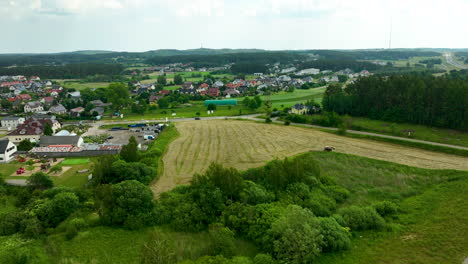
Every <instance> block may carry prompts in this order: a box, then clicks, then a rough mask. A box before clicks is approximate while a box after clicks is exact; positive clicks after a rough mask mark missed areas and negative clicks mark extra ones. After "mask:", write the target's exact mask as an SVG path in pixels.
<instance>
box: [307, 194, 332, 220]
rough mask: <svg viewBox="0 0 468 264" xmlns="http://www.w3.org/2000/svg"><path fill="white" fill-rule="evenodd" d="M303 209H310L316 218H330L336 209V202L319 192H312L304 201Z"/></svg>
mask: <svg viewBox="0 0 468 264" xmlns="http://www.w3.org/2000/svg"><path fill="white" fill-rule="evenodd" d="M304 207H306V208H308V209H310V210H311V211H312V212H313V213H314V214H315V215H316V216H330V215H331V214H332V212H333V211H334V210H335V208H336V202H335V200H334V199H332V198H330V197H328V196H326V195H325V194H323V193H322V192H321V191H313V192H311V193H310V196H309V198H308V199H307V201H305V203H304Z"/></svg>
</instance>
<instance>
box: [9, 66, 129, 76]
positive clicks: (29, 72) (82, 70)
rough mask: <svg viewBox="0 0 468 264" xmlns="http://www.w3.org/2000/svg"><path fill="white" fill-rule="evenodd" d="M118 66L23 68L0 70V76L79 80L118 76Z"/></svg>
mask: <svg viewBox="0 0 468 264" xmlns="http://www.w3.org/2000/svg"><path fill="white" fill-rule="evenodd" d="M123 69H124V67H123V66H122V65H120V64H98V63H80V64H67V65H63V66H24V67H10V68H0V75H24V76H28V77H29V76H33V75H36V76H40V77H41V78H43V79H79V78H85V77H87V76H90V75H110V76H112V75H119V74H120V73H121V72H122V71H123Z"/></svg>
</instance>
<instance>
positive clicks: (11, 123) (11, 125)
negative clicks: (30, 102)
mask: <svg viewBox="0 0 468 264" xmlns="http://www.w3.org/2000/svg"><path fill="white" fill-rule="evenodd" d="M24 121H26V120H25V119H24V117H19V116H8V117H5V118H3V119H2V121H1V124H2V127H6V128H7V129H8V130H12V129H16V127H18V126H19V125H21V124H23V123H24Z"/></svg>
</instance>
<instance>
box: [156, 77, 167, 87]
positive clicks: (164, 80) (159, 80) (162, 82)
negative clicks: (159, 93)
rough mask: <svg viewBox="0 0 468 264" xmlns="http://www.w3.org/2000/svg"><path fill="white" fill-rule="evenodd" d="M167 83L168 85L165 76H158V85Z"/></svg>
mask: <svg viewBox="0 0 468 264" xmlns="http://www.w3.org/2000/svg"><path fill="white" fill-rule="evenodd" d="M166 83H167V80H166V77H165V76H164V75H159V76H158V84H161V85H166Z"/></svg>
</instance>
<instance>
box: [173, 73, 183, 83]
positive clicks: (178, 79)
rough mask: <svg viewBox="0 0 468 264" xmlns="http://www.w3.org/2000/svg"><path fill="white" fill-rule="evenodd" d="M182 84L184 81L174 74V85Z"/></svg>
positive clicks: (180, 76)
mask: <svg viewBox="0 0 468 264" xmlns="http://www.w3.org/2000/svg"><path fill="white" fill-rule="evenodd" d="M182 83H184V80H183V79H182V75H180V74H176V75H175V76H174V84H177V85H180V84H182Z"/></svg>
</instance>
